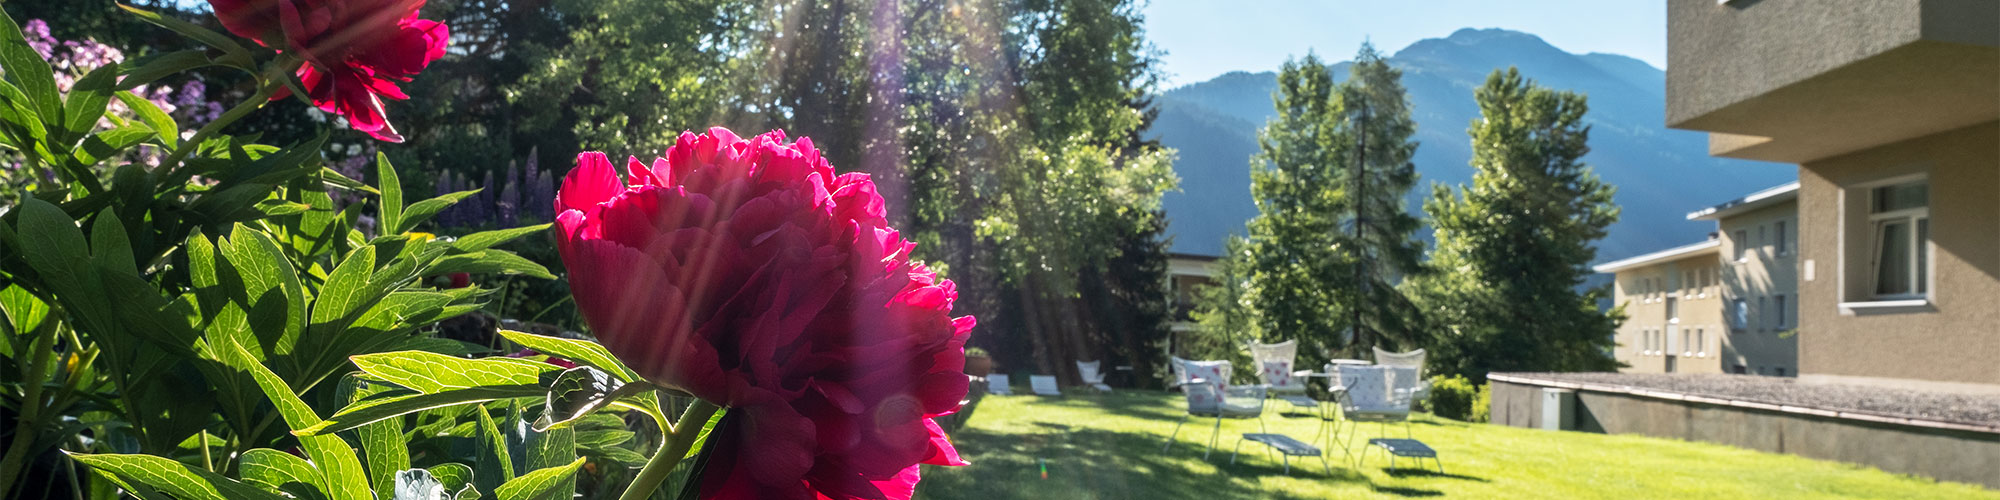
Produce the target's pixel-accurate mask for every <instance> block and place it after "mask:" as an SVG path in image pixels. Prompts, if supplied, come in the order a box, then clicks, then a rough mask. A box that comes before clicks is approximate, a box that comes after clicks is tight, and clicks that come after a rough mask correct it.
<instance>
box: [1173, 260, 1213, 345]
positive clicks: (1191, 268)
mask: <svg viewBox="0 0 2000 500" xmlns="http://www.w3.org/2000/svg"><path fill="white" fill-rule="evenodd" d="M1215 261H1216V257H1213V256H1208V255H1195V254H1185V253H1170V254H1167V297H1168V298H1169V299H1171V302H1169V303H1168V304H1167V307H1168V308H1169V309H1170V311H1169V313H1170V314H1171V315H1172V316H1173V332H1174V335H1175V336H1176V337H1179V335H1180V334H1181V332H1189V331H1194V329H1195V328H1197V326H1196V325H1195V322H1194V306H1195V290H1196V289H1198V288H1200V287H1203V286H1207V285H1209V284H1210V283H1213V282H1214V281H1215Z"/></svg>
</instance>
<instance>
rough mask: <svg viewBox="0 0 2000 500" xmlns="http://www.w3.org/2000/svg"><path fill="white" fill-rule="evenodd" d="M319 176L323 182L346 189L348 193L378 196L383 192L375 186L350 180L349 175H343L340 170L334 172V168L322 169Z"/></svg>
mask: <svg viewBox="0 0 2000 500" xmlns="http://www.w3.org/2000/svg"><path fill="white" fill-rule="evenodd" d="M319 174H320V177H321V178H322V180H324V181H326V183H327V184H332V185H334V186H336V187H339V188H341V189H346V190H348V191H361V192H365V193H376V194H380V193H381V192H382V191H381V190H378V189H375V187H374V186H369V185H368V184H366V183H363V182H361V181H357V180H354V179H352V178H349V177H348V176H347V174H342V173H340V171H339V170H334V169H333V167H320V170H319Z"/></svg>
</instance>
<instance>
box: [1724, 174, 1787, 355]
mask: <svg viewBox="0 0 2000 500" xmlns="http://www.w3.org/2000/svg"><path fill="white" fill-rule="evenodd" d="M1798 213H1799V209H1798V203H1797V202H1787V203H1782V204H1778V205H1773V206H1769V207H1764V208H1760V209H1757V210H1755V211H1751V212H1748V213H1744V214H1740V215H1735V216H1730V217H1726V218H1723V219H1722V220H1720V221H1718V222H1719V224H1718V228H1719V229H1720V230H1721V231H1722V234H1721V237H1722V253H1721V256H1720V257H1721V258H1720V260H1721V261H1722V283H1723V290H1722V299H1721V304H1720V305H1721V307H1722V314H1723V318H1724V321H1722V324H1723V325H1724V327H1725V329H1726V330H1727V331H1728V332H1729V333H1728V335H1726V336H1724V337H1723V339H1722V340H1723V345H1722V354H1721V355H1722V361H1721V363H1722V364H1721V367H1722V370H1723V371H1724V372H1728V373H1737V372H1738V370H1739V368H1740V370H1741V373H1746V374H1757V375H1778V376H1788V375H1797V374H1798V373H1799V368H1798V338H1797V336H1796V335H1793V334H1792V333H1790V332H1793V331H1794V329H1795V328H1797V326H1798V321H1799V320H1798V303H1799V302H1798V300H1799V291H1798V253H1799V248H1798V244H1799V239H1798V235H1799V221H1798ZM1780 237H1782V238H1783V240H1784V241H1783V243H1782V244H1780V242H1779V240H1780ZM1780 248H1783V250H1780ZM1738 300H1740V301H1741V302H1740V304H1741V305H1742V306H1743V307H1745V308H1746V311H1745V312H1744V313H1743V314H1742V315H1741V317H1739V316H1738V315H1737V312H1736V310H1735V308H1736V307H1737V304H1739V302H1736V301H1738ZM1738 319H1741V320H1742V324H1740V325H1739V324H1737V320H1738Z"/></svg>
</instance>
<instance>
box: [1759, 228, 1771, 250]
mask: <svg viewBox="0 0 2000 500" xmlns="http://www.w3.org/2000/svg"><path fill="white" fill-rule="evenodd" d="M1770 241H1771V240H1770V239H1769V238H1765V237H1764V225H1762V224H1758V225H1757V246H1759V247H1762V246H1764V245H1767V244H1770Z"/></svg>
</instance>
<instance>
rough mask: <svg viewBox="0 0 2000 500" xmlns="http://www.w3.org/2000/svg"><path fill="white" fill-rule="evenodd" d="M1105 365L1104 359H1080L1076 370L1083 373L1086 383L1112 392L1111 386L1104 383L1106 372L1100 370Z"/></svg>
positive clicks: (1100, 389) (1094, 387) (1084, 382)
mask: <svg viewBox="0 0 2000 500" xmlns="http://www.w3.org/2000/svg"><path fill="white" fill-rule="evenodd" d="M1103 366H1104V362H1103V361H1078V362H1076V372H1077V373H1078V374H1081V375H1082V377H1083V384H1084V385H1088V386H1090V388H1092V389H1097V390H1099V391H1104V392H1111V386H1109V385H1105V384H1104V372H1103V371H1100V370H1099V368H1102V367H1103Z"/></svg>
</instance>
